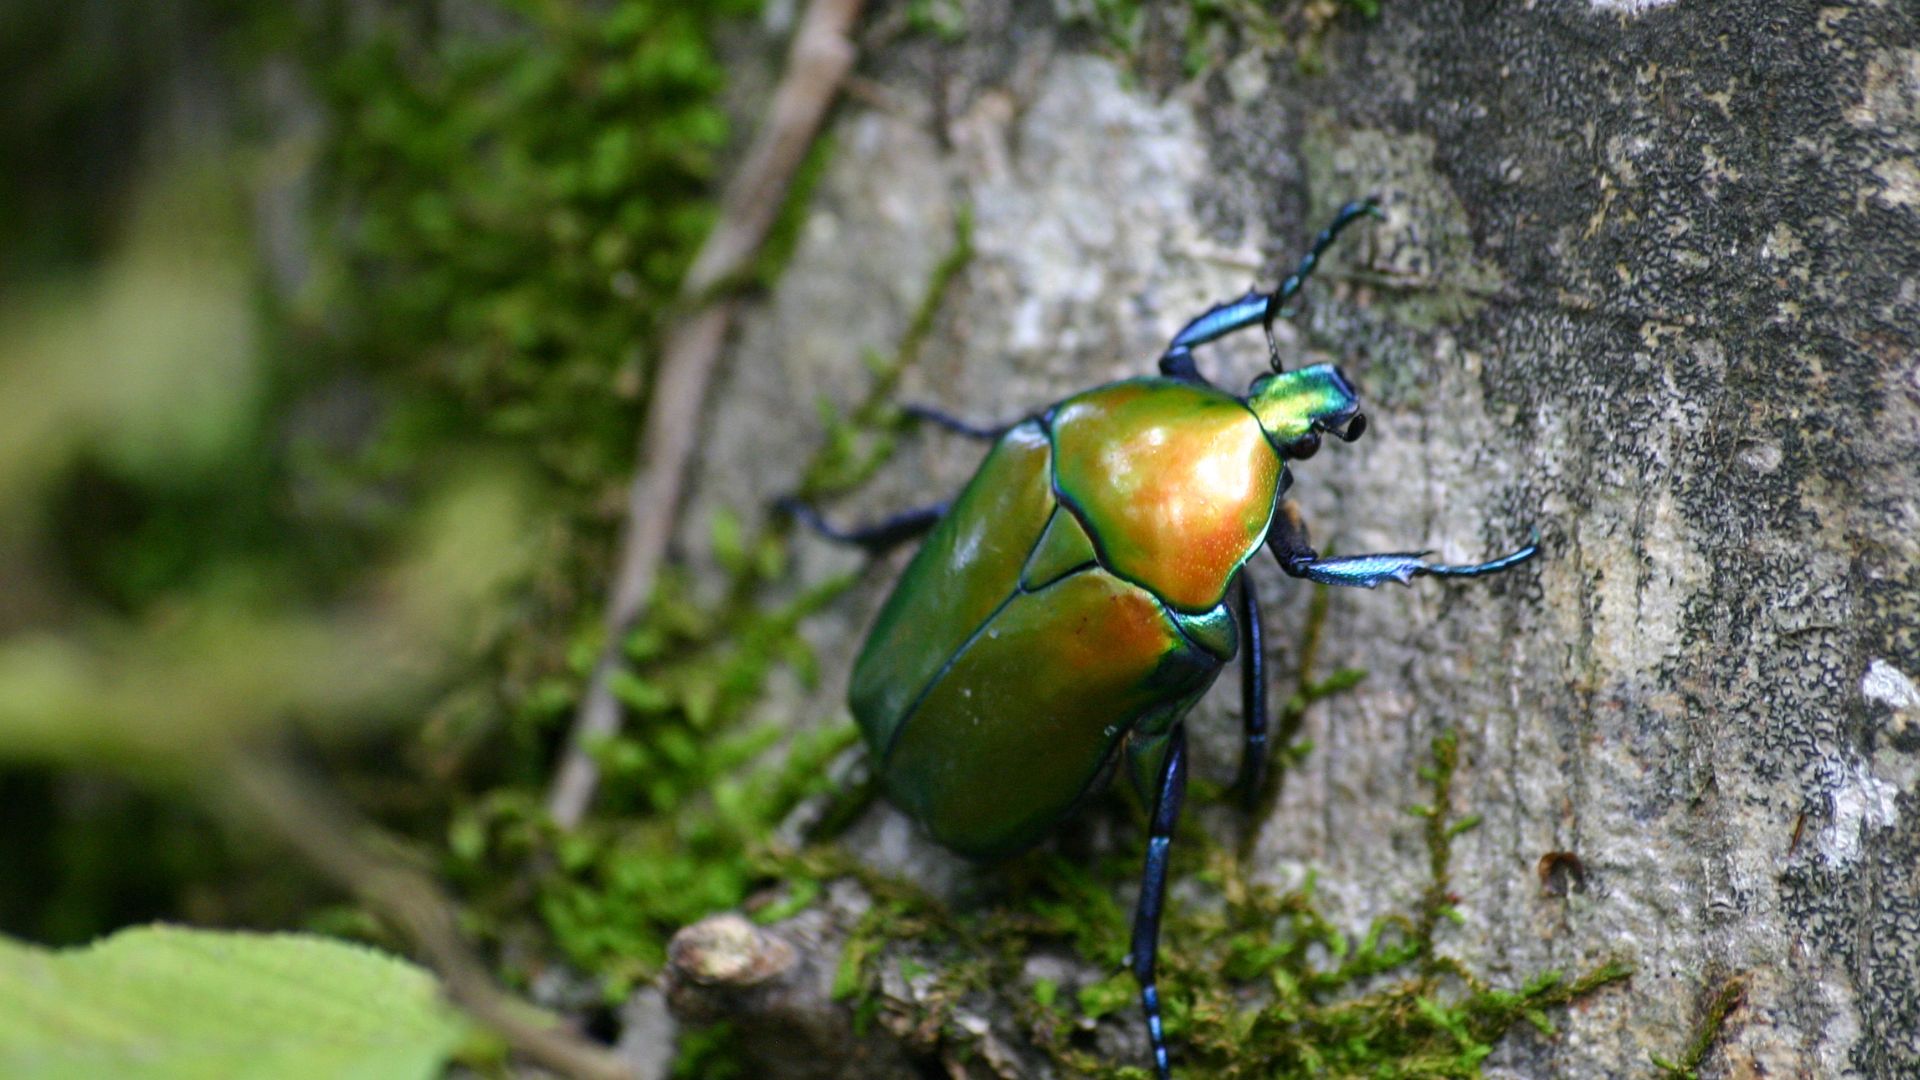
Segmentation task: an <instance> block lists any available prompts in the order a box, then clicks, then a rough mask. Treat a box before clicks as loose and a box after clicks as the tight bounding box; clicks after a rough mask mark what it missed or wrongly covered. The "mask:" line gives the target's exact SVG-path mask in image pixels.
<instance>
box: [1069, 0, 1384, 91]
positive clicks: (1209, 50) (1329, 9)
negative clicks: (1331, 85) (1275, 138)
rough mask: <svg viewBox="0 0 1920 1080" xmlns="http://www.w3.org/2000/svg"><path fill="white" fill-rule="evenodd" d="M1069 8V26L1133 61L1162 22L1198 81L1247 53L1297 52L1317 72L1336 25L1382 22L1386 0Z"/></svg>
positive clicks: (1100, 2)
mask: <svg viewBox="0 0 1920 1080" xmlns="http://www.w3.org/2000/svg"><path fill="white" fill-rule="evenodd" d="M1062 8H1063V10H1064V11H1065V21H1066V22H1067V24H1068V25H1076V26H1083V27H1085V28H1087V29H1089V30H1091V31H1092V32H1093V33H1094V35H1095V36H1096V38H1097V39H1098V40H1099V41H1100V43H1101V44H1102V45H1103V46H1105V47H1106V49H1107V50H1108V51H1110V52H1112V53H1114V54H1115V55H1117V56H1120V57H1122V58H1124V59H1126V60H1127V61H1128V62H1130V63H1133V62H1137V61H1138V60H1139V58H1140V55H1141V51H1142V46H1143V44H1144V43H1145V41H1146V39H1147V35H1148V28H1149V22H1150V20H1154V19H1159V20H1163V25H1167V26H1168V27H1169V28H1170V29H1171V31H1172V32H1173V33H1174V34H1175V35H1177V39H1178V43H1179V48H1180V61H1181V67H1182V69H1183V71H1184V73H1185V74H1186V76H1187V77H1188V78H1196V77H1198V76H1201V75H1204V74H1206V73H1207V72H1209V71H1211V70H1213V69H1214V68H1215V67H1217V66H1218V65H1219V64H1220V63H1221V62H1222V61H1224V60H1226V59H1228V58H1229V56H1230V55H1231V53H1232V52H1234V51H1239V50H1244V49H1247V48H1254V49H1261V50H1266V51H1276V50H1279V49H1283V48H1292V49H1293V51H1294V52H1295V53H1296V55H1297V56H1298V57H1299V58H1300V63H1301V65H1302V66H1303V67H1307V68H1314V67H1317V66H1318V64H1319V60H1318V50H1319V45H1320V41H1321V39H1323V38H1324V37H1325V36H1326V34H1327V31H1328V29H1329V28H1330V27H1331V25H1332V24H1333V22H1334V21H1335V20H1336V19H1338V18H1339V17H1340V16H1341V15H1343V14H1353V15H1357V16H1359V17H1360V18H1362V19H1368V20H1371V19H1374V18H1377V17H1378V16H1379V14H1380V0H1189V2H1188V3H1186V4H1185V5H1181V6H1177V7H1172V6H1170V7H1164V8H1155V7H1154V6H1153V5H1150V4H1147V3H1144V2H1142V0H1079V2H1077V3H1073V4H1067V5H1062ZM1235 38H1238V39H1239V42H1238V44H1237V46H1234V44H1233V42H1234V39H1235Z"/></svg>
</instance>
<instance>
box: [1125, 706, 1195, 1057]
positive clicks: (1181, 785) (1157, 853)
mask: <svg viewBox="0 0 1920 1080" xmlns="http://www.w3.org/2000/svg"><path fill="white" fill-rule="evenodd" d="M1155 790H1156V792H1157V794H1156V795H1155V797H1154V800H1153V824H1152V826H1151V827H1150V829H1149V831H1148V833H1147V869H1146V872H1145V873H1144V874H1142V875H1141V877H1140V904H1139V906H1138V907H1136V908H1135V909H1134V912H1133V953H1132V955H1131V956H1129V957H1128V958H1127V961H1128V963H1129V964H1130V965H1131V966H1132V967H1133V977H1134V978H1135V979H1138V980H1139V982H1140V1005H1141V1007H1142V1008H1144V1009H1145V1010H1146V1014H1147V1039H1148V1041H1149V1042H1151V1043H1152V1045H1153V1068H1154V1072H1155V1073H1156V1074H1158V1076H1159V1077H1160V1080H1170V1077H1172V1075H1173V1073H1172V1070H1171V1066H1169V1065H1168V1063H1167V1033H1166V1031H1165V1030H1164V1029H1163V1028H1162V1026H1161V1023H1160V985H1159V983H1157V982H1155V981H1154V961H1155V960H1156V959H1157V954H1158V952H1159V949H1160V909H1161V908H1162V907H1163V906H1164V905H1165V903H1166V899H1167V849H1168V848H1169V847H1170V846H1171V845H1172V844H1173V827H1174V824H1175V823H1177V822H1178V821H1179V820H1180V802H1181V800H1182V799H1183V798H1184V797H1185V796H1186V791H1187V727H1186V724H1184V723H1179V724H1175V725H1173V730H1172V731H1169V732H1168V733H1167V756H1166V757H1165V758H1164V759H1162V761H1161V764H1160V782H1159V783H1158V784H1157V785H1156V786H1155Z"/></svg>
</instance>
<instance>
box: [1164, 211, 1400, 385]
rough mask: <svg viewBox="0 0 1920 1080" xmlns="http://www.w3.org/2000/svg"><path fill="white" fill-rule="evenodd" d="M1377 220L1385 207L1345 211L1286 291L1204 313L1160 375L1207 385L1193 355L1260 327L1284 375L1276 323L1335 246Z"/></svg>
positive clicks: (1174, 344)
mask: <svg viewBox="0 0 1920 1080" xmlns="http://www.w3.org/2000/svg"><path fill="white" fill-rule="evenodd" d="M1368 215H1372V216H1375V217H1378V216H1380V210H1379V204H1378V203H1377V202H1376V201H1375V200H1373V199H1360V200H1357V201H1355V202H1350V203H1348V204H1347V205H1345V206H1342V207H1341V208H1340V211H1339V213H1337V214H1335V215H1334V216H1333V221H1332V222H1331V223H1330V224H1328V226H1327V227H1326V228H1324V229H1322V230H1320V235H1318V236H1316V237H1314V238H1313V245H1312V246H1311V247H1310V248H1308V249H1307V253H1306V254H1305V255H1303V256H1301V257H1300V264H1299V265H1298V266H1296V267H1294V271H1293V273H1291V274H1288V275H1287V279H1286V280H1285V281H1282V282H1281V283H1280V287H1279V288H1277V289H1275V290H1274V291H1272V292H1271V293H1263V292H1259V291H1256V290H1253V289H1249V290H1247V294H1246V295H1245V296H1242V297H1240V298H1239V299H1237V300H1228V301H1226V302H1225V303H1221V304H1215V305H1213V306H1212V307H1210V308H1208V309H1207V310H1205V311H1203V312H1201V313H1200V314H1199V315H1198V316H1196V317H1195V318H1194V319H1193V320H1192V321H1190V322H1188V323H1187V325H1185V326H1183V327H1181V328H1180V332H1179V333H1177V334H1175V335H1173V340H1172V341H1170V342H1168V343H1167V351H1166V352H1164V353H1162V354H1161V356H1160V373H1161V374H1163V375H1166V376H1168V377H1169V378H1175V379H1183V380H1186V381H1188V382H1200V383H1205V382H1206V379H1204V378H1202V377H1201V375H1200V372H1199V371H1198V370H1197V369H1196V368H1195V367H1194V363H1193V349H1194V347H1195V346H1198V345H1204V344H1206V343H1207V342H1209V341H1215V340H1218V339H1220V338H1223V337H1225V336H1227V335H1228V334H1231V333H1233V332H1234V331H1236V330H1244V329H1246V328H1247V327H1249V326H1253V325H1254V324H1256V323H1257V324H1259V325H1260V327H1261V329H1263V330H1265V331H1266V334H1267V350H1268V352H1269V353H1271V354H1272V359H1273V368H1274V370H1275V371H1278V370H1279V369H1280V348H1279V345H1278V343H1276V342H1275V341H1274V339H1273V320H1274V319H1275V318H1276V317H1278V316H1287V315H1291V314H1293V312H1292V311H1290V310H1288V309H1287V307H1286V305H1287V302H1288V301H1289V300H1292V299H1293V298H1294V296H1295V295H1296V294H1298V293H1299V291H1300V287H1301V286H1302V285H1304V284H1306V281H1307V278H1309V277H1311V276H1312V275H1313V271H1314V268H1315V267H1317V266H1319V265H1320V257H1321V256H1322V255H1324V254H1326V252H1327V249H1328V248H1330V247H1332V246H1333V241H1334V239H1335V238H1336V237H1338V236H1339V235H1340V233H1341V232H1342V231H1343V230H1344V229H1346V227H1347V226H1348V225H1351V224H1353V222H1355V221H1356V220H1358V219H1360V218H1362V217H1366V216H1368Z"/></svg>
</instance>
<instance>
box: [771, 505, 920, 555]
mask: <svg viewBox="0 0 1920 1080" xmlns="http://www.w3.org/2000/svg"><path fill="white" fill-rule="evenodd" d="M773 505H774V509H776V510H779V511H781V512H783V513H786V514H791V515H792V516H793V519H794V520H795V521H798V522H799V523H800V524H802V525H805V526H806V527H807V528H809V529H812V530H813V531H814V532H816V533H818V534H819V535H821V536H823V537H825V538H827V539H828V540H832V541H835V542H836V543H841V544H852V545H853V546H855V547H858V548H861V549H863V550H864V551H866V552H867V554H869V555H884V554H886V553H887V552H889V551H892V550H893V549H894V548H896V547H899V546H900V545H901V544H904V543H906V542H907V541H909V540H912V539H914V538H916V537H918V536H921V535H922V534H924V533H925V532H926V531H927V530H928V529H931V528H933V527H934V526H935V525H936V524H938V523H939V521H940V519H941V517H943V516H945V514H946V512H947V507H948V506H949V505H950V504H948V503H944V502H937V503H933V504H931V505H928V506H916V507H914V508H913V509H912V510H903V511H901V512H900V513H898V514H895V515H893V516H892V517H889V518H883V519H881V520H880V521H877V522H874V523H873V524H872V525H867V526H863V527H861V528H857V529H841V528H837V527H835V526H834V525H831V524H829V523H828V522H827V519H825V518H823V517H821V516H820V511H818V510H815V509H814V508H813V507H812V506H810V505H808V504H807V503H805V502H803V501H801V500H800V499H798V498H796V497H794V496H792V495H789V496H787V497H785V498H782V499H779V500H776V501H775V502H774V504H773Z"/></svg>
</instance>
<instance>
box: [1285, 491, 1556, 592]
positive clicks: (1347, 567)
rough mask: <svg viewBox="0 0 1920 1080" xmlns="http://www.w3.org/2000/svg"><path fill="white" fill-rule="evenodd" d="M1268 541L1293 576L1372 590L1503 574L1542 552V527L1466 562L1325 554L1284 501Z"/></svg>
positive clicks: (1416, 555) (1416, 554) (1407, 555)
mask: <svg viewBox="0 0 1920 1080" xmlns="http://www.w3.org/2000/svg"><path fill="white" fill-rule="evenodd" d="M1267 543H1268V546H1269V547H1271V548H1272V549H1273V555H1274V558H1276V559H1278V560H1279V561H1280V569H1282V570H1285V571H1286V572H1287V573H1288V574H1289V575H1290V576H1292V577H1297V578H1306V579H1307V580H1308V581H1317V582H1319V583H1321V584H1322V585H1349V586H1355V587H1358V588H1362V589H1371V588H1373V587H1375V586H1377V585H1379V584H1381V583H1382V582H1387V581H1397V582H1399V583H1400V584H1402V585H1409V584H1412V582H1413V579H1414V578H1416V577H1479V576H1481V575H1483V574H1495V573H1499V572H1500V571H1502V570H1506V569H1508V568H1510V567H1514V566H1518V565H1520V564H1521V563H1523V562H1526V561H1527V560H1528V559H1531V558H1533V557H1534V556H1535V555H1537V554H1539V553H1540V532H1539V530H1537V529H1536V530H1534V532H1533V537H1532V539H1531V540H1529V541H1528V542H1527V544H1526V545H1525V546H1524V547H1521V548H1520V549H1519V550H1517V551H1514V552H1511V553H1509V554H1506V555H1502V556H1500V557H1499V558H1497V559H1489V560H1487V561H1486V562H1482V563H1470V564H1468V565H1465V566H1454V565H1449V564H1447V563H1430V562H1428V561H1426V558H1425V556H1427V555H1428V554H1430V553H1429V552H1425V551H1405V552H1380V553H1377V554H1372V555H1346V556H1342V557H1340V558H1337V559H1322V558H1320V556H1319V554H1318V553H1317V552H1315V551H1314V550H1313V548H1312V547H1311V546H1310V545H1309V544H1308V543H1307V526H1306V523H1305V522H1304V521H1302V520H1301V519H1300V510H1299V508H1298V507H1297V506H1295V505H1294V504H1293V503H1292V502H1290V501H1289V502H1287V503H1285V504H1283V505H1282V506H1281V513H1280V514H1279V516H1278V518H1277V519H1276V521H1275V523H1274V530H1273V535H1272V538H1271V539H1270V540H1269V541H1268V542H1267Z"/></svg>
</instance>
